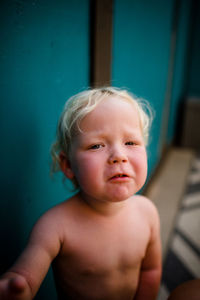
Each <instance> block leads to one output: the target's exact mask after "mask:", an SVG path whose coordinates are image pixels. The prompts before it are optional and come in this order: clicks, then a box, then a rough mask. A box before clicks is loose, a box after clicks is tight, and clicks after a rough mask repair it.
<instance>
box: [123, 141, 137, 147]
mask: <svg viewBox="0 0 200 300" xmlns="http://www.w3.org/2000/svg"><path fill="white" fill-rule="evenodd" d="M125 145H128V146H134V145H136V143H134V142H131V141H130V142H126V143H125Z"/></svg>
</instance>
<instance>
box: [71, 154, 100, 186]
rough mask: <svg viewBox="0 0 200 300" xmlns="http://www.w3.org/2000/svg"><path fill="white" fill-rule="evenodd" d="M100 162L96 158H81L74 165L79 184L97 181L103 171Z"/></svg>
mask: <svg viewBox="0 0 200 300" xmlns="http://www.w3.org/2000/svg"><path fill="white" fill-rule="evenodd" d="M101 165H102V164H101V163H100V160H99V159H97V158H95V157H89V158H88V157H85V156H84V157H83V156H80V157H78V158H77V159H76V162H75V163H74V164H72V169H73V172H74V175H75V177H76V179H77V180H78V182H79V184H83V183H84V184H86V183H87V182H91V180H92V181H95V179H97V177H98V174H99V172H100V170H101Z"/></svg>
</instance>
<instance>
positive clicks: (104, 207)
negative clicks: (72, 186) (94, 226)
mask: <svg viewBox="0 0 200 300" xmlns="http://www.w3.org/2000/svg"><path fill="white" fill-rule="evenodd" d="M80 198H81V200H82V201H84V203H85V204H86V205H87V206H88V207H89V208H90V209H92V210H93V211H94V212H96V213H97V214H99V215H103V216H116V215H118V214H119V213H120V212H121V211H122V210H123V209H124V208H125V207H126V205H127V202H128V200H129V199H127V200H123V201H119V202H107V201H103V200H98V199H95V198H92V197H90V196H88V195H86V194H84V193H83V192H80Z"/></svg>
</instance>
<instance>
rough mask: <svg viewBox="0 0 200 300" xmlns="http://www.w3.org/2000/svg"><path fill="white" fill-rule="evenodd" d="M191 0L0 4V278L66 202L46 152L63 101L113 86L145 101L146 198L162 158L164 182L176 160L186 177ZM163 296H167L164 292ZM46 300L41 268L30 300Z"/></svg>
mask: <svg viewBox="0 0 200 300" xmlns="http://www.w3.org/2000/svg"><path fill="white" fill-rule="evenodd" d="M199 2H200V1H198V0H168V1H165V0H112V1H111V0H107V1H106V0H102V1H101V0H93V1H92V0H91V1H89V0H73V1H68V0H1V2H0V24H1V25H0V106H1V109H0V113H1V118H0V130H1V149H0V160H1V170H2V171H1V181H0V182H1V202H0V220H1V227H0V238H1V247H0V273H3V272H4V271H5V270H6V269H7V268H8V267H9V266H10V265H11V264H12V263H13V262H14V261H15V259H16V258H17V256H18V255H19V254H20V252H21V251H22V249H23V248H24V246H25V244H26V242H27V238H28V235H29V233H30V230H31V228H32V226H33V225H34V223H35V222H36V220H37V219H38V217H39V216H40V215H41V214H43V213H44V212H45V211H46V210H47V209H48V208H50V207H52V206H53V205H55V204H57V203H59V202H61V201H63V200H65V199H66V198H67V197H69V196H70V193H69V192H68V190H67V189H66V187H65V186H64V185H63V183H62V176H61V174H60V175H58V176H56V177H55V179H53V180H52V179H51V178H50V175H49V173H50V171H49V170H50V162H51V159H50V153H49V149H50V146H51V143H52V142H53V140H54V138H55V132H56V124H57V120H58V117H59V115H60V113H61V111H62V108H63V106H64V103H65V101H66V100H67V98H68V97H70V96H71V95H73V94H75V93H77V92H80V91H82V90H83V89H85V88H88V87H90V86H93V87H94V86H102V85H113V86H117V87H121V88H126V89H128V90H129V91H130V92H132V93H134V94H136V95H137V96H139V97H142V98H145V99H147V100H148V101H149V102H150V103H151V105H152V107H153V108H154V110H155V112H156V115H155V120H154V123H153V127H152V132H151V137H150V144H149V146H148V149H147V151H148V157H149V161H148V164H149V175H148V180H147V185H146V187H145V191H146V193H147V194H148V193H149V194H150V195H152V198H153V197H154V196H155V198H156V197H157V198H159V199H160V200H162V198H163V197H164V196H163V194H162V193H161V192H160V190H159V192H158V185H159V187H160V186H161V185H162V184H161V183H160V182H159V183H157V180H158V179H159V178H162V176H161V173H162V174H163V172H162V171H160V170H161V169H162V168H161V166H162V165H163V161H164V162H167V163H165V168H164V169H166V165H170V164H171V172H172V173H166V174H168V175H165V176H168V177H167V178H168V179H169V177H170V178H173V177H171V174H175V172H174V171H175V170H176V169H177V166H176V164H175V162H179V167H180V168H181V166H183V165H184V163H185V162H186V164H187V166H186V168H185V169H184V171H182V169H181V171H179V173H178V174H177V175H175V179H177V178H179V176H181V174H183V172H186V171H187V172H188V171H189V170H190V166H191V161H193V159H194V158H195V157H196V153H197V152H198V149H199V148H200V134H199V133H200V132H199V131H200V129H199V128H200V72H199V69H200V3H199ZM174 147H175V148H174ZM174 149H175V155H174V152H173V151H174ZM169 153H170V155H171V153H172V156H173V155H174V156H173V159H172V160H170V163H168V162H169V161H168V160H167V159H166V157H168V158H169ZM170 157H171V156H170ZM170 159H171V158H170ZM180 159H181V160H180ZM185 170H186V171H185ZM159 172H161V173H159ZM187 172H186V173H187ZM158 174H159V175H158ZM185 178H186V176H185V177H184V178H183V180H182V186H181V193H183V190H184V189H185V186H186V182H185ZM199 181H200V180H199ZM163 182H164V183H163V187H164V188H165V189H166V186H167V190H169V189H170V187H169V186H168V185H167V183H166V181H165V180H164V181H163ZM150 186H151V187H152V186H153V188H150ZM175 188H176V186H175ZM160 193H161V194H160ZM175 193H176V192H175ZM173 194H174V192H173ZM158 195H159V197H158ZM167 197H168V196H167ZM169 197H170V196H169ZM156 201H157V200H155V202H156ZM179 201H180V197H179V196H178V200H177V202H176V203H178V204H177V208H176V209H174V208H172V211H171V212H174V211H175V212H177V209H178V207H179V206H180V205H179ZM158 206H159V204H158ZM171 212H169V214H171ZM164 215H165V217H166V216H167V218H168V217H169V215H167V214H166V211H165V213H164ZM174 220H175V215H174V217H173V220H172V223H174V222H175V221H174ZM161 223H162V220H161ZM166 227H168V225H165V228H166ZM170 228H171V227H170ZM171 232H172V229H170V230H169V233H168V235H167V239H169V234H170V233H171ZM197 253H198V250H197ZM165 256H166V255H165ZM164 290H165V291H164V294H163V295H165V296H166V295H167V293H168V292H169V290H170V288H169V287H168V289H167V287H166V285H165V288H164ZM165 296H163V298H162V299H164V297H165ZM55 298H56V296H55V289H54V284H53V280H52V273H51V270H50V272H49V273H48V276H47V278H46V279H45V281H44V283H43V284H42V287H41V289H40V291H39V293H38V295H37V297H36V299H38V300H39V299H50V300H51V299H55Z"/></svg>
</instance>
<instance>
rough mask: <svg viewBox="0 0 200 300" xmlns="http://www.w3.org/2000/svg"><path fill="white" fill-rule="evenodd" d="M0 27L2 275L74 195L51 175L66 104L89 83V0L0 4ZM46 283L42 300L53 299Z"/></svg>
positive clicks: (0, 230) (51, 290)
mask: <svg viewBox="0 0 200 300" xmlns="http://www.w3.org/2000/svg"><path fill="white" fill-rule="evenodd" d="M0 22H1V24H0V28H1V32H0V106H1V108H0V111H1V118H0V128H1V150H0V160H1V179H0V181H1V209H0V220H1V227H0V237H1V247H0V258H1V260H0V272H2V271H3V270H4V269H5V268H7V267H8V266H9V265H10V264H12V263H13V261H14V260H15V259H16V257H17V256H18V254H19V253H20V251H21V250H22V249H23V247H24V245H25V243H26V241H27V237H28V234H29V232H30V230H31V228H32V226H33V224H34V222H35V221H36V220H37V218H38V217H39V216H40V215H41V214H42V213H43V212H44V211H45V210H46V209H48V208H49V207H51V206H52V205H54V204H56V203H58V202H60V201H63V200H64V199H65V198H66V196H67V195H69V193H68V192H67V190H66V189H65V188H64V186H63V184H62V180H61V176H58V178H57V179H56V180H55V181H52V179H51V178H50V176H49V164H50V155H49V148H50V145H51V143H52V141H53V139H54V136H55V128H56V123H57V119H58V116H59V115H60V112H61V110H62V108H63V105H64V102H65V101H66V99H67V98H68V97H69V96H71V95H72V94H74V93H76V92H78V91H80V90H81V89H83V88H85V87H87V86H88V85H89V1H86V0H85V1H81V0H74V1H65V0H63V1H62V0H60V1H56V0H51V1H49V0H41V1H40V0H39V1H36V0H32V1H14V0H7V1H1V4H0ZM49 276H50V275H49ZM49 282H51V277H48V278H47V280H45V282H44V284H43V287H45V285H48V289H45V288H41V291H40V293H39V294H38V296H37V299H55V294H54V290H53V288H52V284H49ZM53 295H54V296H53Z"/></svg>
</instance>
